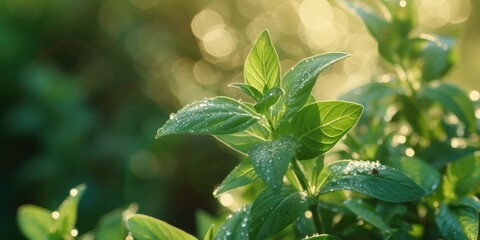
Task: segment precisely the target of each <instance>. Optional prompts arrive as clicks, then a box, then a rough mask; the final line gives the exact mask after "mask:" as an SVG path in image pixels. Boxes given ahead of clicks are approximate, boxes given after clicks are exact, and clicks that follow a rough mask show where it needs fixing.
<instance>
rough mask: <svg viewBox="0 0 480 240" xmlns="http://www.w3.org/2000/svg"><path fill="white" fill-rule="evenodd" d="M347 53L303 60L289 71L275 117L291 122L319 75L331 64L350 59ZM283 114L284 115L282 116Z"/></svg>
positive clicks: (285, 77)
mask: <svg viewBox="0 0 480 240" xmlns="http://www.w3.org/2000/svg"><path fill="white" fill-rule="evenodd" d="M349 56H350V55H349V54H346V53H326V54H321V55H317V56H313V57H310V58H306V59H303V60H302V61H300V62H299V63H298V64H297V65H295V66H294V67H293V68H291V69H290V70H288V72H287V73H286V74H285V76H284V77H283V78H282V88H283V90H284V91H285V95H283V96H282V97H281V98H280V99H279V101H278V103H277V105H276V106H278V107H276V108H275V111H274V115H279V117H281V119H282V120H281V122H280V123H279V124H281V123H282V122H283V123H284V122H287V121H289V120H290V119H291V118H292V117H293V115H295V114H296V113H297V111H298V110H300V109H301V108H302V107H303V105H304V104H305V103H306V102H307V100H308V99H309V97H310V95H311V92H312V89H313V86H314V85H315V82H316V80H317V77H318V75H319V74H320V73H321V72H322V71H323V70H324V69H326V68H327V67H328V66H330V65H331V64H333V63H335V62H337V61H339V60H341V59H344V58H346V57H349ZM282 113H283V114H282Z"/></svg>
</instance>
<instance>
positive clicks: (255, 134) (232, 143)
mask: <svg viewBox="0 0 480 240" xmlns="http://www.w3.org/2000/svg"><path fill="white" fill-rule="evenodd" d="M268 134H269V133H268V130H266V129H265V128H264V127H263V126H262V125H260V123H258V122H257V123H254V124H253V125H251V126H250V127H249V128H247V129H245V130H243V131H241V132H237V133H232V134H225V135H216V136H215V138H217V139H218V140H219V141H220V142H222V143H223V144H225V145H227V146H229V147H230V148H232V149H233V150H236V151H238V152H239V153H242V154H243V155H248V151H249V150H250V149H251V148H252V147H253V146H254V145H256V144H258V143H261V142H266V141H267V139H268Z"/></svg>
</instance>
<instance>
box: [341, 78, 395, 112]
mask: <svg viewBox="0 0 480 240" xmlns="http://www.w3.org/2000/svg"><path fill="white" fill-rule="evenodd" d="M398 92H399V88H398V87H395V86H394V85H393V84H392V83H391V82H386V83H383V82H369V83H367V84H364V85H362V86H360V87H357V88H355V89H353V90H351V91H349V92H347V93H345V94H343V95H342V96H341V97H340V99H341V100H345V101H355V102H356V103H359V104H361V105H364V106H365V107H366V108H368V107H369V106H370V105H371V103H372V102H378V101H383V99H384V98H387V97H391V96H393V95H395V94H396V93H398Z"/></svg>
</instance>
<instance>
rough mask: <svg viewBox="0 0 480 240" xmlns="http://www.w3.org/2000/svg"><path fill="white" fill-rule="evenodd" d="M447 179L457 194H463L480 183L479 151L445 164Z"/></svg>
mask: <svg viewBox="0 0 480 240" xmlns="http://www.w3.org/2000/svg"><path fill="white" fill-rule="evenodd" d="M447 179H448V181H450V182H451V184H452V186H453V187H454V189H455V193H456V194H457V196H465V195H466V194H468V193H469V192H471V191H472V190H473V189H474V187H476V186H478V184H479V183H480V151H477V152H474V153H472V154H470V155H468V156H465V157H463V158H461V159H459V160H456V161H455V162H453V163H451V164H448V165H447Z"/></svg>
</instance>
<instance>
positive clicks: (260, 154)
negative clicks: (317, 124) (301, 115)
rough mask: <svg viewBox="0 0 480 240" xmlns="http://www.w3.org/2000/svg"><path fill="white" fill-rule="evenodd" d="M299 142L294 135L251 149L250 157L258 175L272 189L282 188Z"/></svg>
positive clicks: (260, 144)
mask: <svg viewBox="0 0 480 240" xmlns="http://www.w3.org/2000/svg"><path fill="white" fill-rule="evenodd" d="M296 146H297V142H296V140H295V139H294V138H292V137H286V138H281V139H278V140H275V141H271V142H263V143H259V144H257V145H255V146H253V148H252V149H251V150H250V152H249V157H250V160H251V162H252V165H253V167H254V168H255V172H256V173H257V175H258V176H259V177H260V178H261V179H262V180H263V181H264V182H265V183H266V184H267V185H268V186H269V187H270V188H272V189H274V190H275V191H278V190H280V189H281V188H282V183H283V177H284V176H285V173H286V172H287V169H288V164H289V163H290V160H292V157H293V154H294V153H295V148H296Z"/></svg>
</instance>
